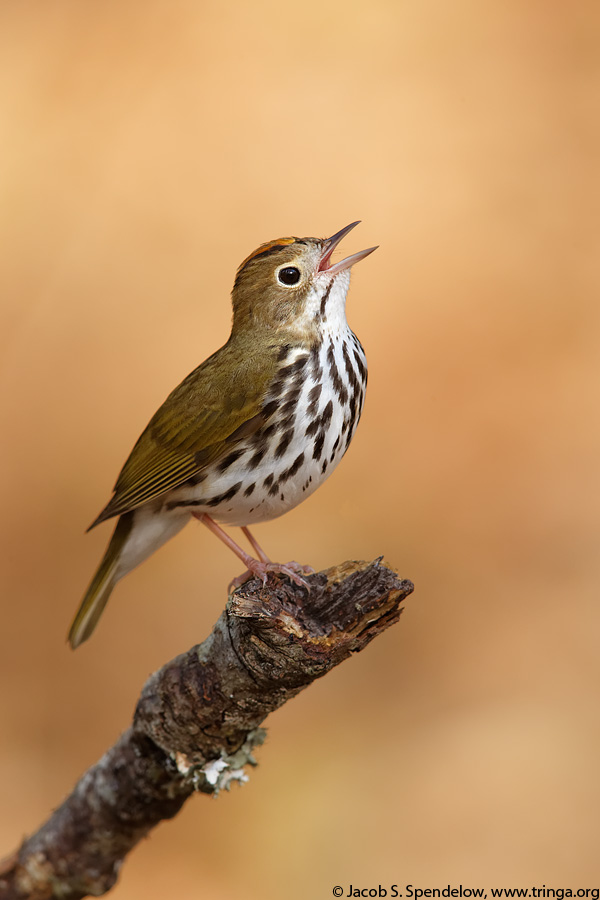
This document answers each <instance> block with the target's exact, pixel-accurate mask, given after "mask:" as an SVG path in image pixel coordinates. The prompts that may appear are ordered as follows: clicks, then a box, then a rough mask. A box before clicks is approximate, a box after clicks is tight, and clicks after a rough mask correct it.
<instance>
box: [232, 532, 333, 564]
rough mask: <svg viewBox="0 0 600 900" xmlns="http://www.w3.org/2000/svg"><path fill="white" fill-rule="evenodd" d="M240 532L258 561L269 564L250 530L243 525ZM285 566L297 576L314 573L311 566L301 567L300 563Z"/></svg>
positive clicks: (267, 558)
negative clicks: (246, 539)
mask: <svg viewBox="0 0 600 900" xmlns="http://www.w3.org/2000/svg"><path fill="white" fill-rule="evenodd" d="M242 531H243V532H244V534H245V535H246V537H247V538H248V541H249V543H250V544H251V545H252V549H253V550H254V552H255V553H256V555H257V556H258V558H259V559H260V561H261V562H263V563H270V562H271V560H270V559H269V557H268V556H267V554H266V553H265V551H264V550H263V548H262V547H261V546H260V544H259V543H258V541H257V540H256V538H255V537H254V535H253V534H252V533H251V532H250V529H249V528H248V527H247V526H246V525H243V526H242ZM285 565H286V568H288V569H292V571H293V572H295V573H296V574H297V575H312V574H314V571H315V570H314V569H313V568H312V566H303V565H301V563H297V562H293V561H292V562H289V563H286V564H285Z"/></svg>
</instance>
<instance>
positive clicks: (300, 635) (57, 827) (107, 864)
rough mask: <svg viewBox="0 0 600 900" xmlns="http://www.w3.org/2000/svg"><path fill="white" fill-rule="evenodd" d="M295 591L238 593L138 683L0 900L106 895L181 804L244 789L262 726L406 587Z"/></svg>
mask: <svg viewBox="0 0 600 900" xmlns="http://www.w3.org/2000/svg"><path fill="white" fill-rule="evenodd" d="M308 581H309V584H310V592H307V591H306V589H304V588H301V587H298V586H296V585H294V584H291V582H288V581H287V580H284V579H281V580H278V579H276V578H273V577H271V578H270V579H269V581H268V582H267V584H266V586H265V587H264V588H263V586H262V585H261V584H260V582H258V581H250V582H247V583H246V584H245V585H243V586H242V587H241V588H239V589H238V590H237V591H236V592H235V593H234V594H233V595H232V596H231V597H230V598H229V600H228V602H227V606H226V609H225V610H224V612H223V613H222V615H221V617H220V618H219V620H218V622H217V624H216V625H215V627H214V629H213V631H212V634H211V635H210V636H209V637H208V638H207V639H206V640H205V641H204V643H202V644H199V645H197V646H195V647H192V648H191V650H189V651H188V652H187V653H183V654H182V655H181V656H177V657H176V658H175V659H173V660H171V662H169V663H167V664H166V665H165V666H163V668H162V669H159V671H158V672H155V673H154V674H153V675H152V676H151V677H150V678H149V679H148V681H147V682H146V684H145V685H144V688H143V690H142V694H141V696H140V699H139V701H138V704H137V708H136V711H135V715H134V719H133V724H132V725H131V727H130V728H129V729H128V730H127V731H126V732H125V733H124V734H123V735H122V736H121V738H120V739H119V740H118V741H117V743H116V744H115V745H114V746H113V747H111V749H110V750H108V751H107V752H106V753H105V754H104V756H103V757H102V759H100V760H99V761H98V762H97V763H96V765H94V766H92V768H91V769H89V770H88V771H87V772H86V773H85V774H84V775H83V777H82V778H81V779H80V780H79V782H78V783H77V784H76V786H75V788H74V790H73V792H72V794H71V795H70V796H69V797H68V798H67V799H66V800H65V801H64V803H63V804H62V806H60V807H59V808H58V809H57V810H56V811H55V812H54V813H53V815H52V816H51V817H50V819H49V820H48V821H47V822H46V823H45V824H44V825H42V827H41V828H40V830H39V831H38V832H36V834H34V835H32V836H31V837H29V838H27V839H26V840H25V841H24V842H23V844H22V845H21V847H20V848H19V850H17V851H16V853H14V854H13V855H12V856H11V857H9V858H7V859H6V860H4V862H3V863H0V898H1V900H24V898H28V900H47V898H52V897H56V898H59V897H60V898H63V900H66V898H69V900H77V898H80V897H85V896H87V895H92V896H99V895H101V894H103V893H105V892H106V891H108V890H110V888H111V887H112V886H113V885H114V883H115V881H116V879H117V876H118V872H119V868H120V866H121V863H122V861H123V859H124V858H125V856H126V854H127V853H128V852H129V851H130V850H131V849H132V848H133V847H134V846H135V844H137V842H138V841H139V840H141V838H143V837H144V836H145V835H146V834H147V833H148V832H149V831H150V829H151V828H153V827H154V826H155V825H156V824H158V822H160V821H161V820H162V819H170V818H172V817H173V816H174V815H175V814H176V813H177V812H178V811H179V809H180V808H181V806H182V805H183V803H184V802H185V801H186V800H187V798H188V797H189V796H190V795H191V794H193V793H194V792H195V791H201V792H204V793H217V792H218V791H219V790H222V789H223V788H228V787H229V786H230V784H231V783H232V782H233V781H244V780H246V778H247V776H246V775H245V773H244V766H246V765H248V764H250V765H253V764H255V762H254V759H253V756H252V753H253V749H254V747H256V746H257V745H258V744H260V743H262V740H263V738H264V734H265V732H264V731H263V730H262V729H261V728H260V727H259V726H260V724H261V722H262V721H263V720H264V719H265V718H266V716H268V714H269V713H270V712H272V711H273V710H275V709H277V708H278V707H280V706H281V705H282V704H283V703H285V702H286V701H287V700H289V699H290V698H291V697H294V696H295V695H296V694H297V693H299V691H301V690H302V689H303V688H305V687H307V686H308V685H309V684H310V683H311V682H312V681H314V680H315V679H316V678H320V677H321V676H322V675H325V674H326V673H327V672H328V671H329V670H330V669H332V668H333V667H334V666H336V665H338V663H340V662H342V661H343V660H344V659H347V657H348V656H350V654H351V653H356V652H357V651H359V650H362V649H363V648H364V647H366V645H367V644H368V643H369V642H370V641H371V640H372V639H373V638H374V637H376V636H377V635H378V634H380V633H381V632H382V631H384V630H385V629H386V628H387V627H388V626H389V625H392V624H394V622H397V621H398V618H399V616H400V613H401V608H400V604H401V603H402V601H403V600H404V598H405V597H407V596H408V594H410V593H411V591H412V590H413V586H412V584H411V582H410V581H403V580H401V579H399V578H398V576H397V575H396V573H395V572H393V571H392V570H390V569H388V568H386V567H385V566H384V565H382V563H381V560H376V561H375V562H372V563H365V562H346V563H343V564H342V565H340V566H336V567H334V568H332V569H327V570H326V571H323V572H319V573H317V574H315V575H311V576H309V578H308Z"/></svg>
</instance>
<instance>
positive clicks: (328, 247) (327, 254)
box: [318, 219, 377, 275]
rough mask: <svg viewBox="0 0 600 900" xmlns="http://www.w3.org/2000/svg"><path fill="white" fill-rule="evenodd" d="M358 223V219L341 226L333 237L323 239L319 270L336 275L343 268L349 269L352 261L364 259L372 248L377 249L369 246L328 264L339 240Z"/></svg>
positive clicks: (352, 263)
mask: <svg viewBox="0 0 600 900" xmlns="http://www.w3.org/2000/svg"><path fill="white" fill-rule="evenodd" d="M359 223H360V219H359V220H358V222H352V223H351V224H350V225H346V227H345V228H342V230H341V231H338V232H337V233H336V234H334V235H333V237H330V238H328V240H326V241H325V246H324V250H323V256H322V257H321V261H320V263H319V268H318V271H319V272H327V274H328V275H338V274H339V273H340V272H343V271H344V270H345V269H349V268H350V267H351V266H353V265H354V263H357V262H360V260H361V259H364V258H365V256H368V255H369V253H372V252H373V250H377V247H369V249H368V250H360V251H359V252H358V253H353V254H352V256H347V257H346V259H342V260H340V262H337V263H335V264H334V265H333V266H330V265H329V263H330V261H331V254H332V253H333V251H334V250H335V248H336V247H337V245H338V244H339V243H340V241H341V240H342V239H343V238H345V237H346V235H347V234H348V232H350V231H352V229H353V228H356V226H357V225H358V224H359Z"/></svg>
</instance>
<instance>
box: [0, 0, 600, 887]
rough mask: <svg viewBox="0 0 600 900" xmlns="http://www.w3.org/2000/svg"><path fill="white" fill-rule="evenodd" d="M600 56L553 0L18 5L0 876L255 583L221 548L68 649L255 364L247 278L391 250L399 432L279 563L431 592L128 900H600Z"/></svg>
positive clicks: (389, 380)
mask: <svg viewBox="0 0 600 900" xmlns="http://www.w3.org/2000/svg"><path fill="white" fill-rule="evenodd" d="M599 24H600V15H599V9H598V5H597V4H589V5H588V6H586V5H585V4H584V3H581V4H578V3H575V4H573V5H571V6H568V5H566V4H564V3H558V2H545V3H540V2H534V0H531V2H529V0H507V2H498V0H496V2H491V3H477V2H475V0H457V2H455V3H452V4H450V3H443V2H441V0H422V2H418V3H417V2H416V0H412V2H392V0H371V2H369V3H365V2H360V3H357V2H351V0H345V2H343V3H342V2H339V0H331V2H325V3H322V2H316V0H306V2H304V3H302V4H294V5H291V4H287V5H282V4H279V3H274V2H269V0H257V2H254V3H252V4H244V3H239V2H238V3H232V4H226V3H217V2H214V0H213V2H204V3H198V2H191V0H174V2H173V0H172V2H169V3H167V2H164V0H162V2H159V0H144V2H126V3H123V2H116V0H104V2H102V3H94V2H89V0H88V2H82V0H71V2H69V0H55V2H27V0H22V2H20V3H18V4H15V3H4V4H2V6H1V7H0V105H1V113H0V115H1V121H2V126H1V129H2V140H1V145H0V160H1V164H0V182H1V188H2V196H3V200H2V204H1V207H0V243H1V247H2V252H1V257H2V259H1V266H2V300H1V309H0V314H1V320H0V354H1V369H0V379H1V395H2V407H3V411H2V429H1V432H2V434H1V438H2V451H1V452H2V459H1V463H2V465H1V475H0V477H1V497H2V511H3V515H2V520H1V523H0V528H1V531H2V533H1V547H2V559H3V562H2V588H1V591H2V599H3V610H4V612H3V617H2V629H1V633H0V676H1V683H2V691H1V696H0V722H1V723H2V724H1V728H0V798H1V799H0V809H1V815H0V855H1V853H3V852H8V851H10V850H11V849H12V848H13V847H14V846H16V845H17V843H18V842H19V840H20V839H21V837H22V835H23V834H25V833H29V832H31V831H33V830H35V829H36V828H37V827H38V825H39V824H41V822H42V821H43V820H44V819H45V818H46V817H47V815H48V814H49V812H50V810H51V809H52V808H53V807H55V806H56V805H58V804H59V803H60V802H61V800H62V799H63V797H64V796H65V795H66V793H67V792H68V791H69V790H70V788H71V786H72V785H73V783H74V782H75V780H76V779H77V778H78V777H79V775H80V774H81V773H82V772H83V771H84V770H85V769H86V768H87V767H88V766H89V765H91V764H92V763H93V762H94V761H95V760H96V759H97V758H98V757H99V756H100V755H101V754H102V752H103V751H104V750H105V748H106V747H107V746H109V745H110V744H111V743H112V742H113V741H114V740H115V739H116V738H117V737H118V735H119V733H120V731H121V730H123V729H124V728H125V727H126V726H127V724H128V723H129V721H130V718H131V714H132V711H133V708H134V705H135V702H136V698H137V696H138V693H139V690H140V688H141V686H142V684H143V682H144V680H145V678H146V677H147V675H148V674H149V673H150V672H151V671H153V670H154V669H156V668H158V667H159V666H160V665H161V664H163V663H164V662H165V661H167V660H168V659H170V658H171V657H172V656H174V655H175V654H176V653H178V652H180V651H183V650H185V649H187V648H188V647H189V646H190V645H191V644H193V643H195V642H197V641H200V640H202V639H203V638H204V637H205V636H206V635H207V634H208V632H209V630H210V628H211V626H212V624H213V623H214V621H215V620H216V619H217V617H218V615H219V613H220V611H221V609H222V607H223V605H224V601H225V596H226V593H225V586H226V584H227V582H228V581H229V579H230V578H231V577H232V576H233V575H235V574H237V572H238V569H239V565H238V564H237V561H236V560H235V559H234V557H233V556H232V555H231V554H230V553H229V551H228V550H227V549H226V548H225V547H222V546H221V545H220V544H219V542H218V541H216V540H215V539H214V538H213V537H212V536H211V535H210V534H209V533H208V532H207V531H206V529H203V528H201V527H199V526H194V525H191V526H189V527H188V528H187V529H186V530H185V531H184V532H183V533H182V534H181V535H179V536H178V537H177V538H176V539H175V540H173V541H172V542H171V543H170V544H168V545H167V546H166V547H165V548H163V549H162V550H161V551H159V552H158V553H157V554H156V555H155V556H154V557H153V558H151V559H150V560H149V561H148V562H147V563H146V564H145V565H144V566H142V567H141V568H140V569H138V570H137V571H136V572H134V573H133V574H132V575H130V576H129V577H128V578H127V579H126V580H125V581H123V582H122V583H121V584H120V585H119V586H118V588H117V590H116V592H115V595H114V597H113V598H112V600H111V602H110V604H109V606H108V609H107V612H106V613H105V616H104V618H103V619H102V621H101V623H100V627H99V629H98V631H97V633H96V634H95V635H94V637H93V639H92V640H91V641H90V642H89V643H88V644H86V645H85V646H84V647H83V648H82V649H81V650H78V651H77V652H76V653H72V652H71V651H70V650H69V649H68V647H67V645H66V643H65V635H66V632H67V628H68V626H69V623H70V620H71V618H72V616H73V614H74V612H75V610H76V608H77V605H78V603H79V601H80V598H81V595H82V592H83V590H84V588H85V587H86V585H87V582H88V580H89V578H90V577H91V575H92V572H93V570H94V568H95V566H96V565H97V563H98V561H99V559H100V556H101V554H102V551H103V549H104V545H105V543H106V541H107V540H108V536H109V533H110V526H109V525H104V526H102V527H99V528H98V529H96V530H94V531H93V532H92V533H91V534H89V535H85V534H84V530H85V528H86V527H87V525H88V524H89V523H90V522H91V521H92V519H93V518H94V517H95V516H96V515H97V513H98V512H99V510H100V509H101V507H102V506H103V505H104V503H105V502H106V501H107V500H108V497H109V495H110V491H111V488H112V485H113V483H114V480H115V477H116V475H117V473H118V470H119V468H120V466H121V464H122V463H123V462H124V460H125V458H126V456H127V454H128V453H129V450H130V449H131V447H132V445H133V443H134V441H135V439H136V438H137V436H138V434H139V433H140V431H141V430H142V428H143V427H144V426H145V425H146V423H147V421H148V419H149V418H150V416H151V415H152V413H153V412H154V410H155V409H156V408H157V406H158V405H159V404H160V402H161V401H162V400H163V399H164V397H165V396H166V394H167V393H168V392H169V391H170V390H171V388H172V387H174V386H175V384H177V383H178V382H179V381H180V380H181V379H182V378H183V377H184V376H185V375H186V374H187V373H188V372H189V371H190V370H191V369H192V368H194V367H195V366H196V365H197V364H198V363H199V362H200V361H202V360H203V359H204V358H205V357H206V356H207V355H208V354H210V353H211V352H212V351H214V350H215V349H216V348H217V347H218V346H220V345H221V344H222V343H223V342H224V341H225V339H226V338H227V335H228V329H229V323H230V305H229V291H230V289H231V285H232V283H233V276H234V273H235V269H236V266H237V265H238V264H239V262H240V261H241V260H242V259H243V258H244V256H245V255H247V254H248V253H249V252H250V251H251V250H253V249H254V247H255V246H257V245H258V244H259V243H261V242H262V241H266V240H269V239H271V238H275V237H278V236H280V235H288V234H295V235H300V236H303V235H316V236H326V235H328V234H331V233H333V232H334V231H337V230H338V229H339V228H341V227H342V226H344V225H346V224H347V223H348V222H350V221H352V220H354V219H357V218H360V219H362V222H363V224H362V225H361V226H360V227H359V228H358V229H356V231H354V232H353V233H352V235H351V237H350V238H348V239H347V240H346V242H345V244H344V251H345V253H344V255H346V254H348V253H351V252H354V251H356V250H359V249H362V248H363V247H367V246H370V245H372V244H380V249H379V250H378V251H377V253H376V254H374V255H373V256H372V257H370V258H369V259H368V260H366V261H365V262H363V263H361V264H360V265H359V266H357V268H356V269H355V270H354V274H353V281H352V286H351V290H350V295H349V302H348V315H349V320H350V323H351V325H352V327H353V328H354V330H355V331H356V332H357V334H358V335H359V337H360V339H361V341H362V342H363V344H364V346H365V348H366V351H367V355H368V358H369V366H370V368H369V373H370V382H369V390H368V392H367V405H366V410H365V413H364V416H363V420H362V422H361V425H360V428H359V430H358V433H357V436H356V437H355V439H354V442H353V445H352V447H351V450H350V452H349V453H348V455H347V456H346V458H345V459H344V462H343V464H342V465H341V466H340V468H339V469H338V470H337V472H336V473H335V475H334V476H333V478H331V479H330V480H329V481H328V482H327V483H326V485H324V486H323V487H322V488H321V490H320V491H319V492H318V493H317V494H316V495H315V496H314V497H313V498H311V499H310V500H309V501H308V502H307V503H305V504H304V505H303V506H301V507H300V508H298V509H297V510H295V511H294V512H292V513H290V514H289V515H288V516H286V517H285V518H283V519H280V520H278V521H276V522H273V523H269V524H266V525H263V526H260V527H258V528H257V530H256V534H257V537H258V539H259V540H260V542H261V543H262V544H263V545H264V546H265V547H266V548H267V549H268V551H269V552H270V554H271V555H272V556H273V557H274V558H276V559H289V558H295V559H299V560H302V561H304V562H307V563H308V562H310V563H311V564H312V565H313V566H315V567H316V568H323V567H326V566H328V565H331V564H334V563H337V562H341V561H342V560H344V559H348V558H362V559H371V558H373V557H375V556H378V555H379V554H384V555H385V557H386V559H387V561H388V562H390V563H391V564H393V565H395V566H396V567H397V568H398V569H399V571H400V574H401V575H402V576H404V577H408V578H411V579H413V580H414V582H415V585H416V591H415V593H414V595H413V596H412V597H411V598H410V599H409V600H408V601H407V603H406V609H405V613H404V615H403V617H402V620H401V622H400V624H399V625H398V626H396V627H394V628H393V629H391V630H390V631H389V632H387V633H386V634H385V635H384V636H383V637H381V638H379V639H378V640H377V641H375V642H374V643H373V644H372V645H371V646H370V647H369V648H368V649H367V650H366V651H365V652H364V653H363V654H360V655H359V656H357V657H354V658H353V659H352V660H351V661H349V662H347V663H345V664H344V665H343V666H341V667H340V668H339V669H336V670H335V671H334V672H332V673H331V674H330V675H329V676H328V677H327V678H325V679H323V681H320V682H318V683H316V684H315V685H313V686H312V687H311V688H310V689H309V690H307V691H306V692H305V693H303V694H302V695H301V696H300V697H298V698H297V699H295V700H294V701H293V702H291V703H289V704H288V705H286V706H285V707H284V708H283V709H282V710H281V711H279V712H278V713H277V714H276V715H274V716H273V717H272V718H271V719H270V721H269V722H268V728H269V737H268V740H267V743H266V745H265V746H264V748H262V750H261V751H260V754H259V757H260V758H259V761H260V765H259V767H258V769H256V770H254V771H252V772H251V773H250V775H251V777H250V782H249V784H247V785H246V786H244V787H243V788H241V789H234V790H232V792H231V793H230V794H228V795H223V796H220V797H219V798H218V800H216V801H214V802H212V801H209V800H208V799H207V798H205V797H202V796H200V797H195V798H193V799H192V800H191V801H190V802H189V803H188V804H187V805H186V807H185V808H184V810H183V811H182V813H181V814H180V815H179V816H178V817H177V818H176V819H175V820H174V821H172V822H169V823H165V824H163V825H161V826H160V827H159V828H158V829H157V830H156V831H155V832H154V833H153V834H152V836H151V838H150V840H148V841H146V842H144V843H143V844H142V845H141V846H140V847H139V848H138V849H137V850H136V851H135V852H134V853H133V854H132V855H131V857H130V858H129V859H128V861H127V862H126V864H125V866H124V867H123V870H122V873H121V877H120V880H119V884H118V886H117V888H116V889H115V890H114V893H113V895H112V896H114V897H115V898H122V900H126V898H138V897H145V898H149V900H151V898H164V897H177V898H178V900H188V898H190V900H191V898H196V897H200V896H202V897H209V898H211V900H212V898H214V900H233V898H235V900H238V898H244V900H246V898H247V900H258V898H261V900H275V898H281V897H286V898H290V900H299V898H305V897H311V898H320V897H323V898H326V897H330V896H331V892H332V888H333V886H334V885H340V886H344V890H345V891H347V890H348V889H349V885H350V884H352V885H353V886H354V887H367V888H368V887H373V886H377V885H379V884H381V885H383V886H384V887H385V886H388V888H389V886H390V885H392V884H395V883H397V884H399V885H406V884H409V883H412V884H414V885H417V886H421V887H444V886H445V885H447V884H451V885H453V886H456V885H458V884H461V883H462V884H463V885H465V886H484V887H487V888H490V887H523V886H526V887H531V886H538V887H541V886H542V884H545V885H546V886H548V887H563V888H568V887H570V888H572V889H577V888H585V887H597V886H598V881H597V879H598V819H597V816H598V805H599V803H600V791H599V776H598V754H599V750H600V740H599V739H600V728H599V718H598V688H599V684H600V680H599V676H600V662H599V652H598V634H599V625H600V621H599V619H600V616H599V608H598V600H599V587H600V577H599V576H600V565H599V554H598V525H599V524H600V523H599V519H600V515H599V514H600V503H599V499H598V498H599V491H598V488H599V484H598V481H599V478H598V458H599V451H600V428H599V424H598V399H599V397H598V383H599V382H598V376H599V372H598V363H597V359H598V335H599V330H598V324H599V323H598V288H599V286H600V285H599V281H600V279H599V271H598V254H597V251H596V253H594V245H595V244H596V242H597V238H598V205H597V200H598V190H597V189H598V158H599V150H600V146H599V141H598V137H599V133H598V114H597V113H598V87H599V85H598V69H599V67H598V60H599V58H600V56H599V49H598V41H597V37H598V25H599ZM338 258H340V254H338ZM594 879H596V880H595V881H594Z"/></svg>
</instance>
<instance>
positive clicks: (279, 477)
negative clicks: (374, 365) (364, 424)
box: [164, 333, 366, 525]
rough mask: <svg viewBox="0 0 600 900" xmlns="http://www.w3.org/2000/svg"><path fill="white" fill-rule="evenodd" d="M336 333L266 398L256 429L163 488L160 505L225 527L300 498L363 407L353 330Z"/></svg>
mask: <svg viewBox="0 0 600 900" xmlns="http://www.w3.org/2000/svg"><path fill="white" fill-rule="evenodd" d="M350 334H351V333H350ZM343 337H344V336H341V335H340V336H339V337H337V339H336V340H334V339H332V340H331V341H330V342H329V343H324V344H323V346H322V348H321V350H320V353H319V355H318V356H315V358H314V360H313V364H312V368H311V371H310V372H309V374H308V375H307V376H306V377H305V378H304V379H303V381H302V382H301V384H300V386H299V385H298V383H294V382H290V383H289V384H288V385H286V387H285V390H284V392H283V393H282V394H280V395H279V396H272V397H270V398H268V399H269V400H270V402H273V401H277V410H278V411H277V412H276V413H275V414H274V415H273V417H272V419H269V421H268V423H267V425H266V426H265V427H264V428H263V429H261V430H259V431H257V432H256V433H255V434H253V435H251V436H250V437H248V438H246V439H243V440H241V441H240V442H239V443H238V444H237V445H236V446H235V448H234V449H233V450H232V451H231V452H230V453H229V454H228V455H226V456H225V457H224V458H220V459H219V460H217V461H216V462H214V463H212V464H210V465H208V466H207V467H206V469H204V470H203V472H202V473H201V474H200V475H199V476H198V477H197V478H196V479H195V481H192V482H186V484H183V485H181V487H179V488H176V489H175V490H173V491H170V492H169V494H168V495H166V496H165V497H164V506H166V508H167V509H173V510H174V509H176V508H188V509H189V511H191V512H196V513H208V515H210V516H211V517H212V518H214V519H215V520H216V521H218V522H222V523H224V524H226V525H252V524H253V523H257V522H266V521H268V520H269V519H275V518H277V517H278V516H281V515H283V514H284V513H286V512H288V511H289V510H290V509H293V508H294V507H295V506H297V505H298V504H299V503H301V502H302V501H303V500H306V498H307V497H309V496H310V495H311V494H312V493H313V491H315V490H316V489H317V488H318V487H319V485H321V484H322V483H323V482H324V481H325V480H326V478H328V477H329V475H330V474H331V473H332V471H333V470H334V469H335V467H336V466H337V465H338V463H339V462H340V460H341V458H342V456H343V455H344V453H345V452H346V450H347V449H348V446H349V444H350V441H351V439H352V436H353V435H354V432H355V430H356V426H357V425H358V420H359V418H360V414H361V410H362V405H363V400H364V390H365V386H366V366H365V365H364V363H363V365H362V366H361V365H358V363H359V361H360V359H362V360H363V361H364V354H363V353H362V348H361V347H360V344H359V343H358V340H357V339H355V338H354V336H353V335H352V338H353V339H354V341H355V343H354V344H353V345H350V344H348V345H345V344H344V340H343ZM348 340H349V339H348ZM348 346H350V348H351V351H352V352H353V353H354V357H355V362H356V365H357V368H356V370H355V369H354V366H353V364H352V362H351V360H350V355H349V353H348V349H347V347H348ZM359 351H360V354H362V356H359ZM290 410H291V412H290Z"/></svg>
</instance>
